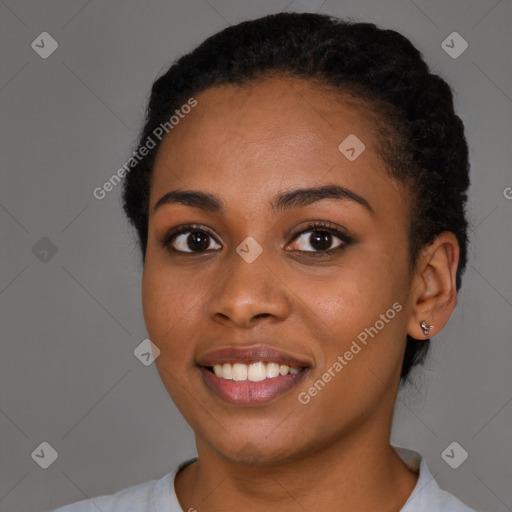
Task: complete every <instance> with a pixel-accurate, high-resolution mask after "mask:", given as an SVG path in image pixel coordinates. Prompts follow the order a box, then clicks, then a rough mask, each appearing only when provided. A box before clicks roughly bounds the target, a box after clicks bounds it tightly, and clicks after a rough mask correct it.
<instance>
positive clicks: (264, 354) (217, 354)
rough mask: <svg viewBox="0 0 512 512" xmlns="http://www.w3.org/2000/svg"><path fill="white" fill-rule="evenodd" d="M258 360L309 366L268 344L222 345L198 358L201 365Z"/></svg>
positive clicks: (299, 366) (253, 361)
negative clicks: (247, 345) (249, 345)
mask: <svg viewBox="0 0 512 512" xmlns="http://www.w3.org/2000/svg"><path fill="white" fill-rule="evenodd" d="M258 361H263V362H270V363H279V364H285V365H287V366H289V367H291V368H304V367H308V366H310V365H309V364H308V362H307V361H304V360H301V359H298V358H297V357H294V356H292V355H291V354H288V353H287V352H283V351H281V350H277V349H275V348H273V347H270V346H268V345H254V346H251V347H224V348H219V349H217V350H211V351H210V352H207V353H206V354H204V355H202V356H201V357H200V358H199V359H198V363H199V365H201V366H213V365H215V364H224V363H245V364H250V363H256V362H258Z"/></svg>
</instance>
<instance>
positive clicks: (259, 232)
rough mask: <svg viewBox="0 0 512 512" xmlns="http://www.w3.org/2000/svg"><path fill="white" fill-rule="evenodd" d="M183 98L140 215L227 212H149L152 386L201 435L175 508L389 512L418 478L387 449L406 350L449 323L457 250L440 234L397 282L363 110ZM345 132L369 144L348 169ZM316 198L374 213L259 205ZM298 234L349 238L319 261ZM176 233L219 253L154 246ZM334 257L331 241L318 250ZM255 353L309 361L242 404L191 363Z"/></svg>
mask: <svg viewBox="0 0 512 512" xmlns="http://www.w3.org/2000/svg"><path fill="white" fill-rule="evenodd" d="M196 99H197V101H198V105H197V106H196V107H195V108H194V109H192V112H191V113H190V114H188V115H187V116H186V117H185V118H184V119H183V120H181V121H180V123H179V125H178V126H176V127H175V128H174V129H173V131H172V132H170V133H169V134H168V135H167V136H166V138H165V139H164V141H163V144H162V146H161V148H160V150H159V154H158V157H157V160H156V163H155V167H154V174H153V177H152V182H151V193H150V209H151V210H152V209H153V207H154V206H155V204H156V202H157V201H158V199H160V198H161V197H162V196H163V195H164V194H166V193H167V192H169V191H170V190H176V189H180V190H200V191H203V192H207V193H211V194H215V195H216V196H218V197H219V198H220V199H221V200H222V201H223V202H224V204H225V210H224V211H223V213H211V212H205V211H202V210H201V209H198V208H196V207H192V206H189V205H184V204H178V203H174V204H167V205H164V206H162V207H160V208H159V209H157V210H156V211H154V212H153V211H151V214H150V216H149V224H148V228H149V238H148V245H147V252H146V260H145V265H144V271H143V280H142V293H143V311H144V318H145V322H146V326H147V329H148V333H149V336H150V338H151V340H152V341H153V343H155V345H157V346H158V347H159V349H160V350H161V353H160V356H159V357H158V358H157V359H156V365H157V368H158V371H159V374H160V376H161V379H162V382H163V384H164V386H165V387H166V389H167V391H168V392H169V394H170V396H171V397H172V399H173V401H174V402H175V404H176V405H177V407H178V408H179V410H180V411H181V413H182V414H183V416H184V418H185V419H186V421H187V422H188V423H189V424H190V425H191V427H192V428H193V429H194V432H195V437H196V445H197V452H198V459H199V460H198V462H197V463H195V464H192V465H190V466H188V467H186V468H185V469H184V470H183V471H182V472H180V473H179V474H178V476H177V478H176V481H175V489H176V493H177V496H178V499H179V501H180V504H181V506H182V508H183V510H189V509H190V508H193V509H196V510H199V511H220V510H226V509H227V510H229V509H231V510H232V509H233V508H232V507H233V504H236V507H235V508H236V509H237V510H242V509H243V510H246V511H248V512H250V511H256V510H258V511H260V510H263V509H268V508H267V507H268V506H269V505H270V504H271V505H272V507H273V508H276V509H277V508H278V507H279V510H281V511H283V512H287V511H304V510H308V511H311V510H323V511H326V512H328V511H338V512H339V511H340V510H347V511H351V512H357V511H365V512H368V511H372V510H375V511H377V510H379V511H380V512H385V511H390V512H391V511H396V510H399V509H400V508H401V507H402V506H403V504H404V503H405V502H406V500H407V498H408V497H409V495H410V494H411V493H412V491H413V488H414V486H415V484H416V481H417V475H416V474H414V473H413V472H412V471H410V470H409V469H408V468H407V467H406V466H405V465H404V463H403V462H402V461H401V459H400V458H399V457H398V456H397V455H396V454H395V452H394V450H393V449H392V448H391V447H390V444H389V437H390V429H391V420H392V415H393V409H394V405H395V400H396V393H397V390H398V385H399V378H400V368H401V363H402V358H403V353H404V349H405V340H406V338H405V336H406V334H409V335H411V336H413V337H415V338H417V339H424V338H425V336H424V334H423V332H422V330H421V328H420V322H421V321H422V320H426V321H427V322H428V323H429V325H434V326H435V327H434V329H433V331H432V333H431V336H432V335H435V334H437V333H438V332H439V331H440V330H441V329H442V328H443V326H444V325H445V324H446V322H447V321H448V319H449V317H450V315H451V313H452V311H453V308H454V307H455V304H456V288H455V273H456V268H457V263H458V258H459V252H458V245H457V241H456V239H455V237H454V235H453V234H451V233H442V234H441V235H440V236H438V237H437V238H436V240H435V241H434V242H433V243H432V244H431V245H430V246H428V247H425V248H424V250H423V251H422V253H421V255H420V258H419V260H418V263H417V265H416V268H415V269H410V267H409V263H408V238H407V230H408V218H409V217H408V216H409V203H408V201H409V199H408V198H409V197H410V193H409V192H408V191H407V189H406V188H404V187H403V186H402V185H401V184H400V183H398V182H397V181H395V180H393V179H392V178H390V177H389V175H388V174H387V172H386V168H385V165H384V163H383V162H382V160H381V159H380V157H379V153H378V149H377V142H378V141H377V139H376V135H375V126H374V122H373V120H372V119H373V117H372V116H370V115H367V114H368V113H365V110H364V109H363V108H356V107H354V105H353V104H349V103H348V102H343V101H340V99H339V97H336V96H334V94H332V93H331V92H326V91H325V90H321V89H319V88H317V87H314V85H313V84H312V83H310V82H307V81H300V80H298V79H292V78H268V79H265V80H264V81H259V82H256V83H253V84H251V85H249V86H244V87H243V88H239V87H236V86H232V85H224V86H220V87H215V88H210V89H208V90H206V91H204V92H202V93H201V94H199V95H198V96H196ZM349 134H356V135H357V137H358V138H359V139H360V140H361V141H363V142H364V144H365V146H366V149H365V151H364V152H363V153H362V154H361V155H360V156H359V157H358V158H357V159H356V160H355V161H352V162H351V161H349V160H348V159H347V158H345V156H343V155H342V154H341V152H340V151H339V150H338V145H339V144H340V142H341V141H342V140H344V139H345V138H346V137H347V136H348V135H349ZM326 184H337V185H340V186H343V187H345V188H348V189H350V190H351V191H353V192H355V193H356V194H358V195H360V196H362V197H364V198H365V199H366V201H367V202H368V203H369V204H370V205H371V208H372V209H373V213H372V212H369V211H368V210H367V209H365V208H364V207H363V206H361V205H360V204H358V203H357V202H354V201H349V200H345V201H341V200H336V199H323V200H321V201H318V202H315V203H313V204H310V205H308V206H303V207H300V208H294V209H290V210H287V211H285V212H280V213H278V214H276V213H275V212H273V210H272V209H271V207H270V202H271V201H272V199H273V198H274V196H276V195H277V194H278V193H280V192H283V191H288V190H292V189H296V188H305V187H314V186H322V185H326ZM308 221H328V222H331V223H333V224H335V225H337V226H341V227H344V228H345V229H346V230H347V231H348V233H350V235H351V236H352V237H353V239H354V240H355V241H354V242H353V243H351V244H347V245H345V246H344V248H343V250H341V251H338V252H334V253H333V254H332V255H330V256H324V257H316V258H315V257H314V255H312V254H313V252H315V251H316V252H317V253H318V252H321V251H320V250H319V249H317V248H316V247H318V246H314V245H312V244H311V243H308V240H305V241H302V242H300V243H299V238H298V235H299V234H300V232H301V231H302V230H303V229H304V228H305V227H306V226H307V225H308ZM186 223H194V224H198V225H200V226H202V227H204V228H206V229H207V230H208V228H209V231H210V232H211V233H212V234H213V235H214V237H215V239H216V240H212V239H209V238H207V240H210V245H209V247H210V248H211V250H210V251H209V252H203V253H200V254H197V253H196V254H194V253H191V252H188V253H185V254H183V253H176V252H174V253H173V252H172V251H170V250H169V249H167V248H165V247H163V246H162V244H161V243H160V242H159V238H161V237H162V236H163V235H164V234H165V233H166V232H167V231H168V230H169V229H170V228H173V227H177V226H180V225H183V224H186ZM317 229H321V228H317ZM314 233H315V231H314V230H313V228H312V230H310V231H308V233H307V235H306V239H307V238H309V235H310V234H314ZM249 236H250V237H253V238H254V239H255V240H256V241H257V242H258V243H259V244H260V246H261V247H262V248H263V252H262V254H261V255H260V256H259V257H258V258H257V259H256V260H255V261H254V262H252V263H250V264H249V263H247V262H246V261H245V260H244V259H242V258H241V257H240V256H239V255H238V254H237V252H236V248H237V246H238V245H239V244H240V243H241V242H242V241H243V240H245V238H247V237H249ZM186 237H187V235H185V236H182V237H181V239H182V240H186ZM176 243H177V242H176V241H175V246H176ZM339 245H340V239H338V238H336V236H334V237H333V238H332V243H331V245H330V246H329V247H330V248H331V247H336V246H339ZM342 245H343V244H342ZM179 248H181V249H182V250H188V251H190V250H191V249H190V248H188V249H187V245H186V243H184V244H182V245H180V246H179ZM395 302H398V303H399V304H400V305H402V308H403V309H402V310H401V311H400V312H399V313H397V314H396V316H395V317H394V318H393V319H392V320H390V321H389V323H386V324H385V327H384V328H383V329H381V330H380V331H379V333H378V335H376V336H375V337H374V338H373V339H370V340H369V342H368V344H367V345H366V346H364V348H363V349H362V350H361V352H359V353H358V354H357V356H355V357H354V358H353V360H352V361H350V362H349V364H347V366H345V367H344V368H343V370H342V371H341V372H339V373H337V374H336V377H334V378H333V379H332V380H331V381H330V382H329V383H328V384H327V385H326V386H325V388H323V389H322V391H321V392H319V393H318V394H317V395H316V396H315V397H313V398H312V399H311V401H310V403H308V404H307V405H303V404H301V403H299V401H298V398H297V395H298V393H299V392H301V391H304V390H306V391H307V390H308V388H309V387H310V386H312V385H313V384H314V382H315V381H317V380H318V379H319V378H321V375H322V374H323V373H324V372H325V371H327V369H328V368H329V367H330V366H332V365H333V363H334V362H335V361H336V360H337V358H338V356H340V355H343V354H344V353H345V352H346V351H347V350H349V348H350V346H351V343H352V341H353V340H354V339H356V338H357V335H358V334H359V333H361V332H362V331H364V329H365V328H368V327H370V326H373V325H374V324H375V322H376V321H377V320H378V319H379V318H380V315H381V314H384V313H385V312H386V311H387V310H388V309H389V308H391V306H392V304H393V303H395ZM259 343H268V344H270V345H272V346H273V347H276V348H278V349H281V350H284V351H286V352H289V353H291V354H292V355H294V356H296V357H298V358H299V359H304V360H305V361H307V362H308V363H309V365H310V369H309V371H308V373H307V375H306V376H305V378H304V379H303V381H302V382H301V383H300V384H299V386H298V387H297V388H294V389H293V390H291V391H290V392H289V393H287V394H285V395H283V396H281V397H279V398H278V399H276V400H274V401H272V402H270V403H266V404H262V405H258V406H254V407H240V406H236V405H232V404H228V403H226V402H224V401H222V400H221V399H220V398H218V397H217V396H216V395H214V394H213V393H212V392H210V391H209V389H208V388H207V387H206V386H205V384H204V383H203V379H202V377H201V373H200V370H199V368H198V366H197V364H196V360H197V359H198V358H199V357H200V355H202V354H204V353H206V352H207V351H210V350H212V349H217V348H221V347H226V346H250V345H253V344H259Z"/></svg>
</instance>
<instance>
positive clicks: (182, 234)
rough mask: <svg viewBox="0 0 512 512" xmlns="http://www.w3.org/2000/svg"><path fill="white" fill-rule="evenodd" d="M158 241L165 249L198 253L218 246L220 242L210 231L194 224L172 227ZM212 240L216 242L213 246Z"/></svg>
mask: <svg viewBox="0 0 512 512" xmlns="http://www.w3.org/2000/svg"><path fill="white" fill-rule="evenodd" d="M160 242H161V244H162V245H163V246H164V247H166V248H167V249H170V250H173V251H175V252H182V253H189V254H190V253H192V254H194V253H196V254H199V253H201V252H205V251H208V250H216V249H219V248H220V244H218V243H217V241H216V240H215V239H214V237H213V236H212V235H211V234H210V233H208V232H207V231H205V230H204V229H200V228H196V227H194V226H182V227H180V228H176V229H173V230H171V231H170V232H169V233H167V234H166V235H165V237H164V238H163V239H162V240H161V241H160ZM212 242H214V244H216V245H214V246H213V247H212Z"/></svg>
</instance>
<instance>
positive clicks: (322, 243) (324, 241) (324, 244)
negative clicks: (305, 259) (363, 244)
mask: <svg viewBox="0 0 512 512" xmlns="http://www.w3.org/2000/svg"><path fill="white" fill-rule="evenodd" d="M336 239H337V240H338V243H336ZM294 240H296V242H294V244H293V245H294V246H295V248H296V250H298V251H301V252H310V253H312V254H311V255H312V256H313V255H315V256H317V255H318V256H323V255H329V254H331V253H333V252H336V251H341V250H343V249H344V248H345V246H346V245H348V244H349V243H350V242H351V241H352V239H351V238H350V237H349V236H348V235H347V234H346V233H343V232H342V231H340V230H339V229H336V228H335V227H333V226H332V225H331V224H330V223H322V222H315V223H313V224H312V225H310V226H308V227H307V228H306V229H305V230H304V231H301V232H300V233H299V234H298V235H297V236H296V237H295V238H294ZM333 243H336V245H335V246H334V247H333V246H332V244H333ZM308 247H312V249H310V248H308Z"/></svg>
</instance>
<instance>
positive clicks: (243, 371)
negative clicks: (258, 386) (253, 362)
mask: <svg viewBox="0 0 512 512" xmlns="http://www.w3.org/2000/svg"><path fill="white" fill-rule="evenodd" d="M231 374H232V375H233V380H247V365H246V364H242V363H235V364H234V365H233V369H232V370H231Z"/></svg>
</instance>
